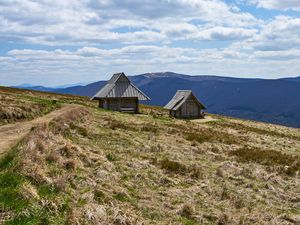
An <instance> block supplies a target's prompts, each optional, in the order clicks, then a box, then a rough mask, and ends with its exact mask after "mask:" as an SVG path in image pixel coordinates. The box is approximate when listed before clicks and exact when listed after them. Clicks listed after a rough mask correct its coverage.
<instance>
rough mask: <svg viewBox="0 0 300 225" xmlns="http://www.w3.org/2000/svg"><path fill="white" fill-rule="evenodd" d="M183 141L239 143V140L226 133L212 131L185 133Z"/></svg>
mask: <svg viewBox="0 0 300 225" xmlns="http://www.w3.org/2000/svg"><path fill="white" fill-rule="evenodd" d="M185 139H186V140H188V141H196V142H199V143H204V142H217V143H218V142H220V143H225V144H229V145H231V144H237V143H239V142H240V141H241V139H240V138H237V137H236V136H233V135H230V134H228V133H224V132H219V131H216V130H213V129H206V130H204V129H202V130H199V131H197V132H193V131H192V132H186V134H185Z"/></svg>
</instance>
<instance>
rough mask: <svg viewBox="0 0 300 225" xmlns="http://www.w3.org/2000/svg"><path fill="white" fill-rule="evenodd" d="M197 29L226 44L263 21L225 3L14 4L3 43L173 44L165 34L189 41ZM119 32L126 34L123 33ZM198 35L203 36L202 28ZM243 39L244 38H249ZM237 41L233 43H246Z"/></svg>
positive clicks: (5, 17) (103, 0) (4, 8)
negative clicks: (242, 29) (237, 31)
mask: <svg viewBox="0 0 300 225" xmlns="http://www.w3.org/2000/svg"><path fill="white" fill-rule="evenodd" d="M195 23H200V24H203V23H204V24H209V25H210V26H211V27H212V26H217V27H218V29H219V31H217V30H216V29H217V28H214V29H215V30H214V31H213V32H212V36H214V35H215V37H207V39H220V40H222V38H223V37H224V38H225V39H226V38H227V37H231V35H232V32H231V34H227V33H228V31H227V30H226V29H228V30H229V29H230V28H232V29H237V28H239V27H244V26H249V25H250V26H251V25H254V24H256V23H258V20H257V19H256V18H255V17H254V16H253V15H251V14H249V13H245V12H239V11H237V10H236V7H231V6H228V5H227V4H226V3H224V2H223V1H220V0H172V1H170V0H145V1H140V0H110V1H107V0H74V1H59V0H52V1H50V0H43V1H30V0H12V1H8V2H1V3H0V40H1V39H2V40H5V41H8V40H9V41H16V42H22V41H23V42H24V41H25V42H29V43H34V44H44V45H86V44H107V43H123V44H127V43H153V42H157V41H165V42H170V41H172V38H173V36H172V35H174V34H175V33H174V32H176V31H174V32H173V33H171V32H164V28H167V27H181V29H182V30H181V32H182V31H187V32H192V35H187V38H190V37H191V38H192V37H193V35H194V33H193V32H194V31H193V29H194V28H193V27H194V26H195ZM162 25H163V26H162ZM183 26H184V27H183ZM223 27H224V28H223ZM225 27H226V28H225ZM120 28H124V29H126V30H127V32H119V31H118V29H120ZM130 28H132V29H134V30H133V31H131V30H130ZM196 33H201V31H199V28H197V27H196ZM168 34H170V36H168ZM218 34H220V35H218ZM224 34H225V35H224ZM244 34H245V33H244V32H243V34H242V38H243V37H248V35H246V36H245V35H244ZM195 35H196V36H199V37H201V35H197V34H195ZM175 36H176V35H175ZM208 36H209V35H208ZM234 36H235V37H234V39H236V38H237V39H239V38H241V37H237V34H235V35H234ZM204 39H205V37H204Z"/></svg>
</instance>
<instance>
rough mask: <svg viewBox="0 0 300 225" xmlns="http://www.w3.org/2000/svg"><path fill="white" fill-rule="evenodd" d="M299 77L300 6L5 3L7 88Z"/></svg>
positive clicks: (206, 0)
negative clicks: (150, 78) (129, 78)
mask: <svg viewBox="0 0 300 225" xmlns="http://www.w3.org/2000/svg"><path fill="white" fill-rule="evenodd" d="M120 71H124V72H125V73H126V74H128V75H134V74H140V73H146V72H162V71H173V72H178V73H185V74H191V75H201V74H211V75H222V76H233V77H253V78H254V77H261V78H279V77H292V76H300V1H299V0H223V1H222V0H143V1H141V0H72V1H71V0H66V1H61V0H40V1H38V0H31V1H30V0H0V85H17V84H22V83H31V84H39V85H45V86H56V85H62V84H72V83H81V82H84V83H85V82H92V81H97V80H104V79H108V78H109V77H110V76H111V74H113V73H115V72H120Z"/></svg>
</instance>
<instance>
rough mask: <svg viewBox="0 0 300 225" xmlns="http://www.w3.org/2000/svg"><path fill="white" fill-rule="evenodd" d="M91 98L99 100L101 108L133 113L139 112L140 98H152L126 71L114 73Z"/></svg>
mask: <svg viewBox="0 0 300 225" xmlns="http://www.w3.org/2000/svg"><path fill="white" fill-rule="evenodd" d="M91 99H92V100H99V107H100V108H103V109H110V110H114V111H121V112H132V113H138V112H139V100H150V98H149V97H148V96H147V95H145V94H144V93H143V92H142V91H141V90H139V89H138V88H137V87H136V86H134V85H133V84H132V83H131V81H130V80H129V79H128V78H127V77H126V75H125V74H124V73H116V74H114V75H113V76H112V78H111V79H110V80H109V81H108V82H107V84H106V85H105V86H104V87H103V88H102V89H101V90H100V91H99V92H98V93H97V94H96V95H95V96H93V97H92V98H91Z"/></svg>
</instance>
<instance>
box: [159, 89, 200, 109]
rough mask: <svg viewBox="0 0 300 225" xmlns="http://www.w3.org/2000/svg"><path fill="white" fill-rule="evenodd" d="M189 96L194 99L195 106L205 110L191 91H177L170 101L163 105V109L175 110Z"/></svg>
mask: <svg viewBox="0 0 300 225" xmlns="http://www.w3.org/2000/svg"><path fill="white" fill-rule="evenodd" d="M191 95H192V96H193V97H194V98H195V99H196V102H197V104H198V105H199V106H200V107H201V108H202V109H206V107H205V106H204V105H203V104H202V103H201V102H200V101H199V100H198V99H197V97H196V96H195V95H194V94H193V92H192V91H191V90H178V91H177V92H176V94H175V95H174V97H173V98H172V99H171V101H170V102H169V103H168V104H167V105H165V107H164V108H165V109H169V110H177V109H179V108H180V106H182V104H183V103H184V102H185V101H186V100H187V99H188V98H189V97H190V96H191Z"/></svg>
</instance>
